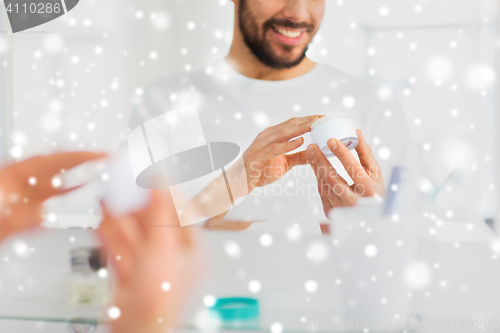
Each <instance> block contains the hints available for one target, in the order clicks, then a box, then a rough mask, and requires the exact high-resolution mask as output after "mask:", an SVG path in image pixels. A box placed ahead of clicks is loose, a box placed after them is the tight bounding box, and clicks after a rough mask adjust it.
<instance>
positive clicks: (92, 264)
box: [67, 248, 111, 306]
mask: <svg viewBox="0 0 500 333" xmlns="http://www.w3.org/2000/svg"><path fill="white" fill-rule="evenodd" d="M67 287H68V300H69V303H70V304H72V305H76V306H83V305H89V306H104V305H107V304H108V303H109V301H110V299H111V297H110V296H111V288H110V279H109V273H108V270H107V268H106V261H105V259H104V258H103V256H102V251H101V250H100V249H99V248H78V249H74V250H72V251H71V273H70V274H69V279H68V284H67Z"/></svg>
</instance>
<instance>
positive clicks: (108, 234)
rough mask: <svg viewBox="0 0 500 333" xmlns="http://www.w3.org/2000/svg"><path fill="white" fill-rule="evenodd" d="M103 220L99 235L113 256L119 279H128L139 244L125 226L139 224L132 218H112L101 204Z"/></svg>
mask: <svg viewBox="0 0 500 333" xmlns="http://www.w3.org/2000/svg"><path fill="white" fill-rule="evenodd" d="M101 207H102V212H103V220H102V222H101V225H100V226H99V229H98V230H97V235H98V236H99V238H100V239H101V241H102V243H103V245H104V246H105V248H106V250H107V251H108V253H109V254H110V256H111V259H112V261H113V263H114V265H115V269H116V272H117V275H118V278H119V279H126V277H127V276H128V273H129V272H130V269H132V268H131V267H130V265H131V263H132V262H133V261H134V260H135V259H136V254H137V250H138V248H137V242H132V241H131V238H130V237H129V235H128V234H127V232H126V231H125V229H124V227H123V225H124V224H132V223H137V222H134V221H133V218H131V217H130V216H123V217H120V218H115V217H113V216H111V214H110V213H109V211H108V210H107V208H106V207H105V205H104V204H102V203H101Z"/></svg>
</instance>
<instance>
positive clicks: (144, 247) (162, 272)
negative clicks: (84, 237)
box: [98, 190, 198, 333]
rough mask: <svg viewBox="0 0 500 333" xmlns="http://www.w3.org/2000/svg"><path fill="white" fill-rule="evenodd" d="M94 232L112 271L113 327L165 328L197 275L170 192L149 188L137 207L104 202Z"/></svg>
mask: <svg viewBox="0 0 500 333" xmlns="http://www.w3.org/2000/svg"><path fill="white" fill-rule="evenodd" d="M103 214H104V218H103V221H102V223H101V226H100V228H99V230H98V235H99V236H100V238H101V240H102V241H103V243H104V247H105V248H106V249H107V252H108V253H109V254H110V256H111V259H112V265H113V267H114V269H115V272H116V275H117V281H116V293H115V302H114V304H115V306H117V307H118V308H119V309H120V312H121V315H120V317H119V318H118V319H115V320H112V321H111V327H112V330H113V332H115V333H128V332H130V333H137V332H148V333H155V332H158V333H159V332H167V331H168V328H171V327H172V325H173V324H174V323H175V319H176V317H177V314H178V312H179V310H180V308H181V303H182V301H183V300H184V299H185V296H186V292H187V290H188V289H189V287H190V286H191V284H190V281H191V280H193V279H194V276H196V275H197V272H196V271H195V267H196V266H197V265H195V264H194V259H196V258H198V257H197V256H196V252H197V251H195V249H196V246H195V245H196V244H195V242H194V239H193V235H192V233H191V229H189V228H181V227H180V223H179V220H178V217H177V213H176V209H175V207H174V203H173V200H172V197H171V195H170V192H168V191H160V190H154V191H151V198H150V203H149V205H148V206H147V207H145V208H143V209H142V210H140V211H138V212H136V213H133V214H130V215H126V216H121V217H114V216H112V215H111V214H110V213H109V211H108V210H107V209H106V207H105V206H104V205H103Z"/></svg>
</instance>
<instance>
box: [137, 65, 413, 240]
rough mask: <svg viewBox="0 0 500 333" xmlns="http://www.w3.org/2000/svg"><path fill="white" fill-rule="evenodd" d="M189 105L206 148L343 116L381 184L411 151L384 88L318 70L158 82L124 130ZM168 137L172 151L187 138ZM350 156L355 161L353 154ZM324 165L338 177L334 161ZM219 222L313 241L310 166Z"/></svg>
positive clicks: (319, 215) (185, 76)
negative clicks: (299, 234)
mask: <svg viewBox="0 0 500 333" xmlns="http://www.w3.org/2000/svg"><path fill="white" fill-rule="evenodd" d="M189 105H196V109H197V111H198V114H199V118H200V120H201V124H202V127H203V131H204V134H205V139H206V141H207V142H232V143H236V144H238V145H239V146H240V148H241V152H244V151H245V150H246V149H247V148H248V147H249V145H250V144H251V143H252V142H253V140H254V139H255V138H256V136H257V135H258V134H259V133H260V132H261V131H263V130H264V129H266V128H267V127H269V126H273V125H276V124H279V123H281V122H284V121H286V120H288V119H290V118H292V117H300V116H308V115H320V114H323V115H329V114H334V113H339V112H340V113H346V114H347V115H348V116H349V117H350V118H351V119H352V120H353V122H354V126H355V127H356V128H360V129H362V130H363V132H364V133H365V137H366V139H367V141H368V143H369V144H370V145H371V146H372V149H373V152H374V153H375V155H376V157H377V159H378V161H379V163H380V164H381V167H382V171H383V175H384V180H385V183H386V184H387V183H388V181H389V178H390V173H391V170H392V167H393V166H394V165H398V164H400V163H401V162H403V161H404V158H405V150H406V149H407V148H409V146H410V144H411V138H410V132H409V129H408V126H407V123H406V120H405V117H404V114H403V111H402V109H401V107H400V104H399V102H398V100H397V98H396V96H395V95H394V93H393V92H392V91H391V90H390V89H388V88H386V87H378V86H376V85H374V84H372V83H369V82H365V81H363V80H360V79H357V78H354V77H352V76H350V75H348V74H346V73H344V72H342V71H340V70H338V69H335V68H333V67H331V66H327V65H321V64H317V65H316V66H315V67H314V68H313V69H312V70H311V71H309V72H308V73H306V74H304V75H301V76H299V77H296V78H293V79H289V80H282V81H266V80H257V79H252V78H249V77H246V76H244V75H241V74H239V73H238V72H236V71H235V70H233V69H232V68H231V67H230V66H229V65H228V64H227V62H226V61H225V59H221V60H219V61H218V62H216V63H214V64H212V65H211V66H208V67H206V68H204V69H203V70H200V71H197V72H194V73H187V72H183V73H179V74H176V75H173V76H169V77H162V78H160V79H158V80H156V81H155V82H153V83H152V84H150V85H148V86H147V87H145V88H144V89H143V94H142V96H141V98H140V99H139V100H138V101H137V103H136V105H135V108H134V111H133V113H132V117H131V123H130V128H131V129H132V130H133V129H134V128H136V127H137V126H139V125H141V124H143V123H144V122H146V121H147V120H149V119H152V118H154V117H156V116H159V115H161V114H164V113H166V112H168V111H173V110H177V109H180V108H183V107H186V106H189ZM169 133H170V134H169V135H170V137H168V138H165V140H167V141H168V143H167V144H168V146H169V147H170V149H171V150H172V151H179V147H181V146H182V145H183V142H185V140H184V139H183V137H185V135H189V133H185V131H184V132H183V133H182V134H179V133H175V131H172V132H169ZM304 137H305V143H304V144H303V146H302V147H300V148H299V149H298V150H297V151H299V150H305V149H306V148H307V145H308V144H310V143H311V142H312V141H311V138H310V134H309V133H307V134H306V135H305V136H304ZM353 154H354V155H355V156H356V157H357V155H356V153H355V151H353ZM330 161H331V162H332V164H333V165H334V166H335V167H336V169H337V171H339V172H341V174H344V175H345V170H343V167H342V166H341V164H340V162H339V161H338V159H336V158H332V159H330ZM346 177H348V176H347V175H346ZM349 180H350V179H349ZM200 190H201V188H200V189H195V190H193V193H189V195H191V196H193V195H195V194H196V193H194V192H197V191H200ZM226 219H228V220H233V221H234V220H241V221H265V222H262V223H254V224H253V225H252V226H251V227H250V229H249V230H256V231H257V230H258V231H284V230H286V229H288V228H289V227H291V226H293V225H294V224H298V225H299V227H300V229H301V230H302V231H303V232H305V233H313V234H319V233H320V229H319V223H320V222H325V221H327V219H326V217H325V215H324V212H323V208H322V204H321V200H320V197H319V194H318V189H317V182H316V177H315V176H314V173H313V171H312V169H311V167H310V166H309V165H304V166H298V167H296V168H294V169H292V170H291V171H289V172H288V174H287V175H286V176H285V177H283V178H282V179H280V180H279V181H277V182H275V183H273V184H271V185H268V186H266V187H263V188H256V189H254V190H253V191H252V192H251V193H250V194H249V195H248V196H247V197H246V198H245V199H244V200H243V201H242V202H241V203H239V204H238V205H237V206H236V207H233V208H232V209H231V210H230V211H229V212H228V214H227V215H226Z"/></svg>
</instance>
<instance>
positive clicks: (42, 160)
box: [0, 152, 105, 241]
mask: <svg viewBox="0 0 500 333" xmlns="http://www.w3.org/2000/svg"><path fill="white" fill-rule="evenodd" d="M104 156H105V154H96V153H91V152H72V153H58V154H54V155H48V156H37V157H33V158H30V159H28V160H26V161H23V162H20V163H16V164H12V165H9V166H7V167H5V168H3V169H0V241H2V240H3V239H4V238H6V237H7V236H9V235H11V234H13V233H15V232H17V231H21V230H23V229H26V228H29V227H32V226H35V225H37V224H38V223H40V222H41V221H42V219H41V217H40V212H41V209H42V207H41V205H42V203H43V202H44V201H45V200H47V199H48V198H50V197H52V196H55V195H61V194H65V193H67V192H69V191H72V190H74V189H75V188H70V189H62V185H63V184H61V186H56V187H54V185H53V184H52V179H53V178H54V177H55V176H57V175H58V174H59V173H61V171H62V170H68V169H71V168H73V167H75V166H77V165H79V164H82V163H84V162H88V161H92V160H96V159H99V158H102V157H104ZM56 185H57V184H56Z"/></svg>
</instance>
